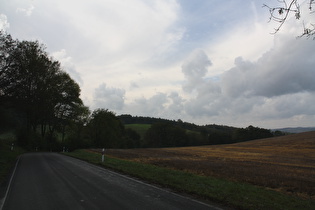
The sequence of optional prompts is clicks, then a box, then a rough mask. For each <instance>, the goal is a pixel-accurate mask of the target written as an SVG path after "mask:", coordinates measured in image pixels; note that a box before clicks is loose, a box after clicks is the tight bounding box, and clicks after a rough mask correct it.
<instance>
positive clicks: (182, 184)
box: [67, 150, 315, 210]
mask: <svg viewBox="0 0 315 210" xmlns="http://www.w3.org/2000/svg"><path fill="white" fill-rule="evenodd" d="M67 155H69V156H72V157H75V158H79V159H82V160H86V161H88V162H90V163H93V164H97V165H102V166H104V167H107V168H111V169H114V170H117V171H120V172H123V173H126V174H129V175H132V176H135V177H138V178H141V179H144V180H147V181H149V182H153V183H156V184H159V185H162V186H166V187H169V188H172V189H175V190H177V191H180V192H185V193H189V194H193V195H197V196H200V197H202V198H204V199H208V200H211V201H214V202H218V203H221V204H224V205H227V206H230V207H234V208H238V209H288V210H289V209H292V210H293V209H312V210H313V209H315V201H314V200H302V199H300V198H297V197H293V196H289V195H285V194H282V193H279V192H275V191H272V190H267V189H265V188H262V187H257V186H253V185H250V184H246V183H239V182H231V181H227V180H223V179H217V178H213V177H206V176H199V175H196V174H192V173H188V172H183V171H178V170H172V169H167V168H162V167H157V166H154V165H149V164H142V163H138V162H132V161H127V160H121V159H116V158H111V157H107V156H105V161H104V163H102V162H101V154H97V153H93V152H89V151H87V150H76V151H74V152H71V153H67Z"/></svg>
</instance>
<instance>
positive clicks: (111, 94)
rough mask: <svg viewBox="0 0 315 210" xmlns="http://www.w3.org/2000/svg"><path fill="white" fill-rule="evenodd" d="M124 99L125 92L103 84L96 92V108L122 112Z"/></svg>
mask: <svg viewBox="0 0 315 210" xmlns="http://www.w3.org/2000/svg"><path fill="white" fill-rule="evenodd" d="M124 97H125V90H123V89H119V88H113V87H106V84H105V83H103V84H101V85H100V86H99V87H98V88H96V89H95V91H94V107H95V108H106V109H110V110H121V109H122V108H123V106H124Z"/></svg>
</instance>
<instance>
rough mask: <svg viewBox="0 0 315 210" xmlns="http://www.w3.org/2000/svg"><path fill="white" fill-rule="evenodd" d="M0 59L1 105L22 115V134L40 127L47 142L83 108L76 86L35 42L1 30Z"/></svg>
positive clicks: (40, 45)
mask: <svg viewBox="0 0 315 210" xmlns="http://www.w3.org/2000/svg"><path fill="white" fill-rule="evenodd" d="M0 59H1V60H0V101H1V105H2V106H6V107H11V108H13V109H15V110H16V112H18V113H19V114H20V115H21V116H22V117H21V118H22V119H24V120H23V121H24V123H23V126H22V127H24V129H25V130H26V133H29V132H30V131H34V132H36V130H37V129H38V127H40V128H41V129H40V131H41V135H42V137H46V136H47V135H48V136H47V137H49V138H50V140H51V138H52V136H53V134H54V131H55V130H56V129H60V128H61V127H62V126H64V125H65V123H66V122H67V120H69V119H72V118H73V117H74V115H75V114H76V110H77V108H78V107H80V106H82V105H83V102H82V100H81V99H80V87H79V85H78V84H77V83H76V82H75V81H74V80H73V79H72V78H71V77H70V76H69V74H68V73H66V72H65V71H63V70H62V68H61V66H60V63H59V62H58V61H55V60H54V59H53V58H51V57H49V56H48V53H47V52H46V51H45V46H44V45H43V44H40V43H39V42H38V41H19V40H14V39H12V37H11V36H10V35H8V34H6V33H5V32H3V31H1V32H0ZM25 143H26V142H25Z"/></svg>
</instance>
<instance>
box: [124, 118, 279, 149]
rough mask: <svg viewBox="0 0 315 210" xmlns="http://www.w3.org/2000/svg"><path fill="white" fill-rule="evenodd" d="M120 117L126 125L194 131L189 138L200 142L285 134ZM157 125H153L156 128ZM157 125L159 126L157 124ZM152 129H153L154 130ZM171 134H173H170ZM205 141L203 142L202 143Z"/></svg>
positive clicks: (232, 140)
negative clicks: (158, 125) (158, 126)
mask: <svg viewBox="0 0 315 210" xmlns="http://www.w3.org/2000/svg"><path fill="white" fill-rule="evenodd" d="M118 118H119V119H120V120H121V122H122V123H123V124H125V125H128V124H151V125H157V124H160V128H161V126H162V127H163V125H164V127H167V126H168V127H177V128H180V129H182V130H186V131H187V130H189V131H192V132H190V133H187V134H188V135H189V138H198V139H202V140H198V141H196V140H193V141H194V142H199V143H198V144H229V143H235V142H241V141H248V140H253V139H260V138H268V137H273V136H279V135H283V133H282V132H280V131H271V130H268V129H264V128H258V127H254V126H251V125H250V126H248V127H246V128H236V127H231V126H226V125H216V124H210V125H202V126H200V125H196V124H193V123H188V122H183V121H182V120H180V119H178V120H176V121H175V120H167V119H161V118H153V117H139V116H131V115H120V116H118ZM154 127H155V126H152V129H154ZM156 127H157V126H156ZM152 129H151V130H152ZM169 135H171V134H169ZM201 142H203V143H201Z"/></svg>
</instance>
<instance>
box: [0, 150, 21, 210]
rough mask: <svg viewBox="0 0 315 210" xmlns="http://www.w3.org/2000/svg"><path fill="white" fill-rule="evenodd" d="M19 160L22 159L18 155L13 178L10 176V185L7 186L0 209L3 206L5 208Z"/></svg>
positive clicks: (0, 209)
mask: <svg viewBox="0 0 315 210" xmlns="http://www.w3.org/2000/svg"><path fill="white" fill-rule="evenodd" d="M19 161H20V156H19V157H18V159H17V161H16V163H15V166H14V170H13V172H12V175H11V178H10V181H9V184H8V187H7V190H6V192H5V195H4V197H3V199H2V200H0V210H2V208H3V206H4V203H5V200H6V198H7V196H8V194H9V190H10V187H11V183H12V180H13V177H14V175H15V171H16V168H17V165H18V163H19Z"/></svg>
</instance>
